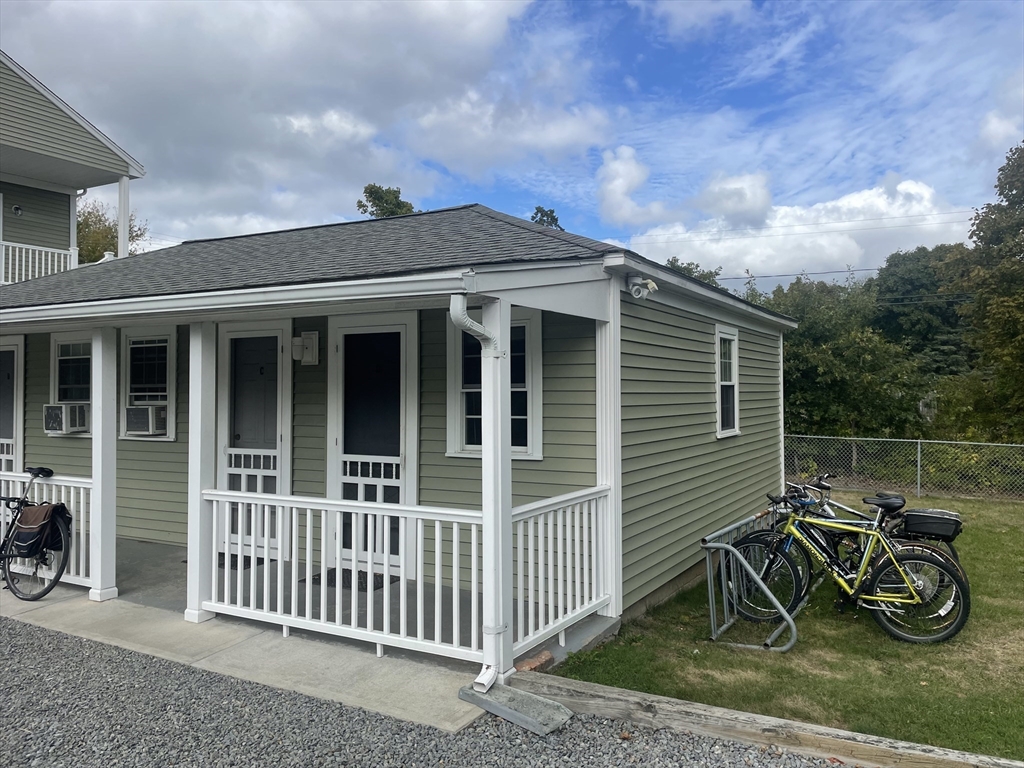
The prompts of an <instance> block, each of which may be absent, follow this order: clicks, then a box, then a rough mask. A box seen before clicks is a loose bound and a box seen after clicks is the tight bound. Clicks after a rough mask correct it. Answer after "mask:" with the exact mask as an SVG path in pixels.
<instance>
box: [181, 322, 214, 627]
mask: <svg viewBox="0 0 1024 768" xmlns="http://www.w3.org/2000/svg"><path fill="white" fill-rule="evenodd" d="M188 359H189V363H188V438H189V439H188V534H187V535H188V569H187V581H186V608H185V620H186V621H190V622H194V623H199V622H201V621H206V620H207V619H212V618H213V617H214V614H213V613H212V612H211V611H205V610H203V609H202V605H203V602H204V601H207V600H211V599H212V598H213V577H212V575H211V574H210V569H209V568H207V567H206V564H207V563H209V562H210V560H211V558H212V557H213V547H214V544H213V542H214V532H213V520H214V517H213V515H212V514H211V513H212V512H213V503H212V502H210V501H208V500H206V499H204V498H203V491H204V490H206V489H208V488H211V487H212V486H214V485H215V484H216V482H217V463H218V462H217V329H216V327H215V326H214V324H213V323H192V324H191V325H190V326H189V341H188Z"/></svg>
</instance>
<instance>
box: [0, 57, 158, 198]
mask: <svg viewBox="0 0 1024 768" xmlns="http://www.w3.org/2000/svg"><path fill="white" fill-rule="evenodd" d="M0 61H3V62H4V63H5V64H6V65H7V66H9V67H10V68H11V69H13V70H14V72H15V73H16V74H18V75H20V76H21V78H22V79H23V80H25V82H27V83H28V84H29V85H31V86H32V87H33V88H35V89H36V90H37V91H39V93H40V94H42V95H43V96H44V97H46V98H47V99H49V100H50V101H51V102H53V105H54V106H55V107H57V108H58V109H59V110H60V111H61V112H63V113H64V114H66V115H67V116H68V117H70V118H71V119H72V120H74V121H75V122H76V123H78V124H79V125H80V126H81V127H82V128H84V129H85V130H86V131H88V132H89V133H90V134H91V135H92V137H93V138H94V139H96V140H97V141H99V142H100V143H102V144H103V145H104V146H106V148H107V149H109V150H110V151H111V152H113V153H114V154H115V155H117V156H118V157H120V158H121V159H122V160H124V161H125V163H127V164H128V170H129V172H134V175H135V178H139V177H141V176H145V175H146V169H145V168H143V167H142V165H141V164H140V163H139V161H138V160H136V159H135V158H134V157H132V156H131V155H129V154H128V153H127V152H125V151H124V150H123V149H121V148H120V147H119V146H117V144H115V143H114V142H112V141H111V140H110V139H109V138H107V137H106V136H105V135H104V134H103V133H102V132H101V131H100V130H99V129H98V128H96V126H94V125H93V124H92V123H90V122H89V121H88V120H86V119H85V118H84V117H82V116H81V115H80V114H78V112H76V111H75V110H74V109H73V108H72V107H71V106H70V105H69V104H67V103H66V102H65V101H64V100H63V99H62V98H61V97H60V96H58V95H57V94H55V93H54V92H53V91H51V90H50V89H49V88H47V87H46V86H45V85H43V84H42V83H41V82H40V81H39V80H37V79H36V78H35V77H33V76H32V75H31V74H30V73H29V72H28V70H26V69H25V68H24V67H22V66H21V65H20V64H18V62H16V61H15V60H14V59H12V58H11V57H10V56H8V55H7V54H6V53H4V52H3V51H0ZM101 170H103V169H101Z"/></svg>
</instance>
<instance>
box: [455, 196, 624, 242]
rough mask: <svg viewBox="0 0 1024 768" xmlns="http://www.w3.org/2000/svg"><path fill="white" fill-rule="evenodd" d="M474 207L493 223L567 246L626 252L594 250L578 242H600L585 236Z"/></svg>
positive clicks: (490, 209) (483, 206)
mask: <svg viewBox="0 0 1024 768" xmlns="http://www.w3.org/2000/svg"><path fill="white" fill-rule="evenodd" d="M469 207H474V206H469ZM475 207H476V208H477V209H478V210H476V211H474V212H475V213H478V214H480V215H481V216H487V217H488V218H490V219H494V220H495V221H500V222H503V223H505V224H508V225H510V226H513V227H519V228H520V229H525V230H526V231H527V232H532V233H533V234H536V235H544V236H545V237H553V238H555V239H556V240H561V241H562V242H564V243H568V244H569V245H575V246H576V247H578V248H585V249H587V250H589V251H593V252H595V253H608V252H609V251H624V250H628V249H626V248H622V247H621V246H617V245H613V244H611V243H602V245H606V246H607V248H594V247H590V246H586V245H584V244H583V243H581V242H580V240H581V239H582V240H590V241H591V242H594V243H601V241H600V240H594V238H592V237H587V236H586V235H577V234H575V233H573V232H566V231H565V230H558V229H554V228H553V227H545V226H544V225H542V224H536V223H534V222H531V221H527V220H526V219H520V218H519V217H518V216H512V215H510V214H507V213H502V212H501V211H496V210H494V209H493V208H488V207H487V206H486V205H480V204H475Z"/></svg>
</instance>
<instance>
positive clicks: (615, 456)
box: [597, 278, 622, 617]
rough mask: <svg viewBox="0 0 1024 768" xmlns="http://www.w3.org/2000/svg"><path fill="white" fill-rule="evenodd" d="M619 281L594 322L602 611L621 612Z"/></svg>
mask: <svg viewBox="0 0 1024 768" xmlns="http://www.w3.org/2000/svg"><path fill="white" fill-rule="evenodd" d="M619 298H620V296H619V281H618V280H617V279H614V278H613V279H612V280H610V281H608V322H607V323H602V322H600V321H598V322H597V484H598V485H607V486H610V487H611V492H610V493H609V494H608V500H607V502H605V503H606V506H605V509H604V523H605V525H604V527H603V528H602V529H601V538H602V546H601V563H600V568H599V570H598V574H599V579H600V586H601V590H602V594H607V595H610V596H611V602H610V603H609V604H608V605H606V606H605V607H604V608H602V609H601V610H600V614H601V615H602V616H612V617H614V616H618V615H619V614H621V613H622V413H621V411H622V368H621V346H622V344H621V339H622V322H621V316H620V313H619V309H620V302H619Z"/></svg>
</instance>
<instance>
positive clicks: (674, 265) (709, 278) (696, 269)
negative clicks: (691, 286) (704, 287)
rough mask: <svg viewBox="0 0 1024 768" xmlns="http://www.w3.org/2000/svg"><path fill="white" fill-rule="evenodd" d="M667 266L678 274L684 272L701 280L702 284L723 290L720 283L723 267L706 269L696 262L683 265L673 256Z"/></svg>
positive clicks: (666, 263)
mask: <svg viewBox="0 0 1024 768" xmlns="http://www.w3.org/2000/svg"><path fill="white" fill-rule="evenodd" d="M665 266H666V267H669V268H670V269H674V270H675V271H676V272H682V273H683V274H684V275H688V276H689V277H694V278H696V279H697V280H700V281H701V282H702V283H707V284H708V285H713V286H715V288H722V287H723V286H722V284H721V283H719V282H718V276H719V275H720V274H722V268H721V267H715V269H704V268H703V267H701V265H700V264H698V263H697V262H696V261H687V262H686V263H683V262H681V261H679V257H678V256H673V257H672V258H670V259H669V260H668V261H667V262H665Z"/></svg>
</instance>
